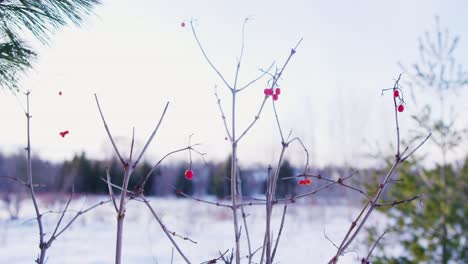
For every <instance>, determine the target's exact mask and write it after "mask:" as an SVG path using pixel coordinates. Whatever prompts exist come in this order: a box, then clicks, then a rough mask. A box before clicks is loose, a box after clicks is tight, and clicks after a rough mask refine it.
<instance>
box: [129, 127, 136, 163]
mask: <svg viewBox="0 0 468 264" xmlns="http://www.w3.org/2000/svg"><path fill="white" fill-rule="evenodd" d="M134 144H135V127H133V129H132V143H131V144H130V157H129V158H128V162H129V163H132V156H133V146H134Z"/></svg>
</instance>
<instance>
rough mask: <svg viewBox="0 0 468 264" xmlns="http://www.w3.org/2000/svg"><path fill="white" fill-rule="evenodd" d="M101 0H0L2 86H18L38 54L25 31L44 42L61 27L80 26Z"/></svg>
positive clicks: (0, 77)
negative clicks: (28, 42)
mask: <svg viewBox="0 0 468 264" xmlns="http://www.w3.org/2000/svg"><path fill="white" fill-rule="evenodd" d="M98 3H99V0H0V87H1V88H9V89H12V88H17V84H18V79H19V73H20V72H22V71H24V70H25V69H27V68H29V67H31V60H32V59H34V57H35V56H36V53H35V52H34V51H33V50H32V49H31V48H30V47H29V46H28V45H27V44H26V35H27V34H25V33H27V32H29V33H31V34H30V35H32V36H34V37H35V38H36V39H38V40H39V41H41V42H42V43H47V42H48V40H49V38H50V35H51V34H52V33H53V32H54V31H55V30H56V29H57V28H58V27H60V26H64V25H66V24H68V23H70V22H71V23H73V24H75V25H79V24H80V23H81V22H82V19H83V18H84V17H85V16H86V15H88V14H90V13H91V11H92V9H93V7H94V6H95V5H96V4H98Z"/></svg>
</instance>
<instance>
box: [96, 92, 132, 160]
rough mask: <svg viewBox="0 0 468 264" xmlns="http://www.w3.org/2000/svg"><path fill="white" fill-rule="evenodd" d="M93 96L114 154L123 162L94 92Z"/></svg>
mask: <svg viewBox="0 0 468 264" xmlns="http://www.w3.org/2000/svg"><path fill="white" fill-rule="evenodd" d="M94 98H95V99H96V104H97V107H98V109H99V114H100V115H101V118H102V123H103V124H104V128H105V129H106V132H107V136H109V139H110V141H111V143H112V146H113V147H114V151H115V154H117V157H119V160H120V162H121V163H122V164H125V160H124V159H123V158H122V155H120V152H119V149H118V148H117V145H116V144H115V142H114V138H113V137H112V134H111V132H110V130H109V126H108V125H107V122H106V119H105V118H104V114H103V113H102V110H101V106H100V105H99V100H98V97H97V95H96V94H94Z"/></svg>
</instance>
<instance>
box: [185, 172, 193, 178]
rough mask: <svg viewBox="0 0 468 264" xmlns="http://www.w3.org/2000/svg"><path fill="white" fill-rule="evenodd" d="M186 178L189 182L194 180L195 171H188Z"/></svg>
mask: <svg viewBox="0 0 468 264" xmlns="http://www.w3.org/2000/svg"><path fill="white" fill-rule="evenodd" d="M185 178H186V179H187V180H191V179H192V178H193V171H192V170H186V171H185Z"/></svg>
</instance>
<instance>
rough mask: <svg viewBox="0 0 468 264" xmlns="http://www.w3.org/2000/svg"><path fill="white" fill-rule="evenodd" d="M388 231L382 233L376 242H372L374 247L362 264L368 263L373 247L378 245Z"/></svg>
mask: <svg viewBox="0 0 468 264" xmlns="http://www.w3.org/2000/svg"><path fill="white" fill-rule="evenodd" d="M387 232H388V230H387V231H385V232H383V233H382V235H380V236H379V238H377V240H376V241H375V242H374V245H372V247H371V249H370V250H369V254H368V255H367V257H366V258H365V259H364V260H363V261H362V263H370V262H369V258H370V256H371V255H372V251H374V249H375V247H376V246H377V244H378V243H379V241H380V240H381V239H382V237H384V236H385V234H387Z"/></svg>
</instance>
